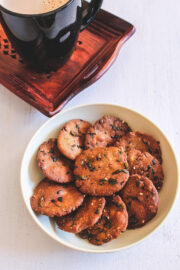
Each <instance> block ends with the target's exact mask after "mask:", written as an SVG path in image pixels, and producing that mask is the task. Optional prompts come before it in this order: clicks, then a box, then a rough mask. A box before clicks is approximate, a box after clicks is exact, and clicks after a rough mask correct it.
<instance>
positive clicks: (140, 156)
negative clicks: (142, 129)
mask: <svg viewBox="0 0 180 270" xmlns="http://www.w3.org/2000/svg"><path fill="white" fill-rule="evenodd" d="M128 161H129V171H130V174H139V175H143V176H146V177H147V178H149V179H150V180H151V181H152V182H153V184H154V185H155V187H156V188H157V190H158V191H159V190H160V189H161V188H162V185H163V180H164V174H163V169H162V166H161V164H160V163H159V161H158V160H157V159H156V158H155V157H153V156H152V155H151V154H149V153H148V152H144V153H142V152H140V151H138V150H132V151H130V152H129V153H128Z"/></svg>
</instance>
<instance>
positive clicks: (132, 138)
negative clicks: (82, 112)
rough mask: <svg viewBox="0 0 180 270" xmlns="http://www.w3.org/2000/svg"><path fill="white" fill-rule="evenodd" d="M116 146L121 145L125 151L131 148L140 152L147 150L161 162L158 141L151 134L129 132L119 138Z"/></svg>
mask: <svg viewBox="0 0 180 270" xmlns="http://www.w3.org/2000/svg"><path fill="white" fill-rule="evenodd" d="M115 146H116V147H123V148H124V150H125V151H126V152H129V151H131V150H134V149H136V150H139V151H141V152H149V153H150V154H151V155H152V156H154V157H156V158H157V159H158V160H159V162H160V163H162V156H161V148H160V142H158V141H156V140H155V139H154V138H153V137H152V136H151V135H148V134H145V133H142V132H139V131H137V132H130V133H128V134H127V135H126V136H123V137H122V138H120V139H119V140H118V141H117V142H116V143H115Z"/></svg>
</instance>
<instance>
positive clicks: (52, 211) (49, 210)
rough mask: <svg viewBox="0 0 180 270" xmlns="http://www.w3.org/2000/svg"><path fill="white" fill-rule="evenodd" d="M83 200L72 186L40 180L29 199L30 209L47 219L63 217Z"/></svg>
mask: <svg viewBox="0 0 180 270" xmlns="http://www.w3.org/2000/svg"><path fill="white" fill-rule="evenodd" d="M83 200H84V195H83V194H82V193H80V192H79V191H78V190H77V189H76V187H75V186H74V185H73V184H66V185H63V184H58V183H55V182H52V181H49V180H47V179H44V180H42V181H41V182H40V183H39V184H38V186H37V187H36V188H35V190H34V194H33V196H32V197H31V207H32V209H33V210H34V211H35V212H36V213H38V214H41V215H46V216H49V217H54V216H59V217H60V216H64V215H67V214H69V213H70V212H72V211H74V210H75V209H76V208H78V207H79V206H80V205H81V204H82V203H83Z"/></svg>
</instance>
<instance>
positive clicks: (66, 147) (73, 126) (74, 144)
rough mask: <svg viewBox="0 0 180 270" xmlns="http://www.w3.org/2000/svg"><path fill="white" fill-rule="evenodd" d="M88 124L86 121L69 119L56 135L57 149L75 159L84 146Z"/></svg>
mask: <svg viewBox="0 0 180 270" xmlns="http://www.w3.org/2000/svg"><path fill="white" fill-rule="evenodd" d="M89 127H90V124H89V123H88V122H86V121H83V120H80V119H75V120H71V121H69V122H68V123H66V125H65V126H64V127H63V128H62V129H61V131H60V134H59V136H58V143H57V145H58V148H59V151H60V152H61V153H62V154H63V155H65V156H66V157H67V158H69V159H72V160H74V159H76V157H77V156H78V155H79V154H80V153H81V152H82V149H83V147H84V138H85V134H86V132H87V129H88V128H89Z"/></svg>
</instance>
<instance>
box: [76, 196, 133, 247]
mask: <svg viewBox="0 0 180 270" xmlns="http://www.w3.org/2000/svg"><path fill="white" fill-rule="evenodd" d="M127 225H128V213H127V210H126V206H125V204H124V203H123V201H122V200H121V198H120V197H119V196H118V195H116V196H115V195H114V196H113V197H112V198H109V199H108V201H107V203H106V205H105V208H104V211H103V214H102V217H101V218H100V220H99V221H98V222H97V223H96V224H95V225H94V226H93V227H91V228H88V229H86V230H84V231H82V232H81V233H80V234H79V235H80V237H81V238H83V239H88V240H89V242H90V243H92V244H94V245H98V246H99V245H103V244H105V243H107V242H110V241H111V240H113V239H115V238H118V237H119V236H120V234H121V233H122V232H124V231H125V230H126V228H127Z"/></svg>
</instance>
